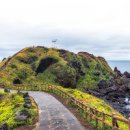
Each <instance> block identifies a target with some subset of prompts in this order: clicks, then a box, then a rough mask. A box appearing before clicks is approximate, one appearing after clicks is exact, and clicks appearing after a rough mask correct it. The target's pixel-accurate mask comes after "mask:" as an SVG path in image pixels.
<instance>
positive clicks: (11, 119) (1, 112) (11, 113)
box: [0, 92, 37, 128]
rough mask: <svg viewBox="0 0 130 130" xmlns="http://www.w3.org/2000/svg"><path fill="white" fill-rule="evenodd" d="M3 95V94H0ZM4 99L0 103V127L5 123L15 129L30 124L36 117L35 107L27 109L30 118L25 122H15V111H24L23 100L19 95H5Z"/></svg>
mask: <svg viewBox="0 0 130 130" xmlns="http://www.w3.org/2000/svg"><path fill="white" fill-rule="evenodd" d="M0 93H3V92H0ZM4 95H6V96H5V97H4V99H2V101H1V103H0V125H2V124H4V123H7V124H8V125H9V127H10V128H16V127H18V126H21V125H26V124H31V123H32V121H33V119H34V118H35V116H36V115H37V109H36V107H34V104H33V107H32V108H31V109H28V111H29V113H30V114H31V117H30V118H29V119H28V120H26V121H16V120H15V117H16V116H15V114H16V112H17V111H20V110H24V109H25V108H24V107H23V104H24V99H23V96H22V95H19V94H5V93H4Z"/></svg>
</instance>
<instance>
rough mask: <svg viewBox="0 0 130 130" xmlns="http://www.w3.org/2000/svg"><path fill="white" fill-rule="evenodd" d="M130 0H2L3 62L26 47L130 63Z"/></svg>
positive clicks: (0, 40) (0, 47)
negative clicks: (71, 52)
mask: <svg viewBox="0 0 130 130" xmlns="http://www.w3.org/2000/svg"><path fill="white" fill-rule="evenodd" d="M129 12H130V1H129V0H109V1H108V0H11V1H10V0H4V1H2V0H1V1H0V59H2V58H3V57H8V56H9V55H12V54H13V53H15V52H17V51H18V50H20V49H22V48H23V47H26V46H33V45H43V46H48V47H51V46H53V45H52V43H51V40H52V39H54V38H58V42H57V45H56V47H59V48H64V49H68V50H70V51H74V52H78V51H88V52H90V53H94V54H95V55H97V56H98V55H101V56H103V57H105V58H106V59H108V60H115V59H116V60H121V59H122V60H130V51H129V50H130V15H129Z"/></svg>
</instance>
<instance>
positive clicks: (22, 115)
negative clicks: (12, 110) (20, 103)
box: [15, 110, 30, 121]
mask: <svg viewBox="0 0 130 130" xmlns="http://www.w3.org/2000/svg"><path fill="white" fill-rule="evenodd" d="M29 117H30V114H29V112H28V111H27V110H21V111H18V112H17V113H16V118H15V120H16V121H26V120H27V119H28V118H29Z"/></svg>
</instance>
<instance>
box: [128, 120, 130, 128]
mask: <svg viewBox="0 0 130 130" xmlns="http://www.w3.org/2000/svg"><path fill="white" fill-rule="evenodd" d="M128 126H129V129H128V130H130V118H129V119H128Z"/></svg>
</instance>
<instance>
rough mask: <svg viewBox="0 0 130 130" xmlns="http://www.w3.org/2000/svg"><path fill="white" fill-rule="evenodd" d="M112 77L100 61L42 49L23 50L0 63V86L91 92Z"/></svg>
mask: <svg viewBox="0 0 130 130" xmlns="http://www.w3.org/2000/svg"><path fill="white" fill-rule="evenodd" d="M112 74H113V72H112V70H111V68H110V67H109V65H108V64H107V62H106V61H105V59H104V58H103V57H96V56H94V55H92V54H89V53H87V52H79V53H78V54H75V53H73V52H69V51H66V50H63V49H56V48H46V47H42V46H38V47H28V48H24V49H22V50H21V51H19V52H18V53H16V54H15V55H14V56H12V57H9V58H7V59H6V58H4V59H3V61H2V62H1V63H0V85H5V84H6V85H11V84H30V83H31V84H34V83H48V84H56V85H62V86H64V87H71V88H81V89H82V88H94V87H96V85H97V83H98V81H99V80H101V79H109V78H110V77H111V75H112Z"/></svg>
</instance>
